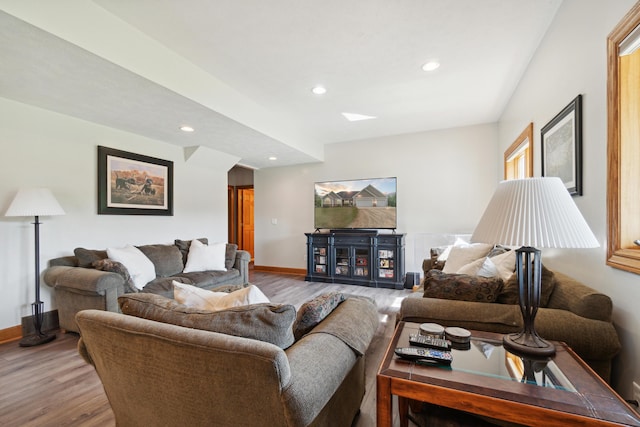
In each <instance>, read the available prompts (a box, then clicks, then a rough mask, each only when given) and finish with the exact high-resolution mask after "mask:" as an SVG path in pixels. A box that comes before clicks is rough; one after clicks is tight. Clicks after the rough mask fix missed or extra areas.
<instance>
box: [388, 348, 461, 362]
mask: <svg viewBox="0 0 640 427" xmlns="http://www.w3.org/2000/svg"><path fill="white" fill-rule="evenodd" d="M395 353H396V355H398V356H400V357H401V358H403V359H408V360H430V361H433V362H438V363H443V364H445V365H450V364H451V362H452V361H453V356H451V352H449V351H442V350H435V349H432V348H415V347H400V348H396V349H395Z"/></svg>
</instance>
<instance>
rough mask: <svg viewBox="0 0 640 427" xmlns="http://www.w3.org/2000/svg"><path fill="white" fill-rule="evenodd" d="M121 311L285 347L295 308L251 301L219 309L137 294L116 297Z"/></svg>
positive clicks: (289, 336)
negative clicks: (250, 303) (251, 302)
mask: <svg viewBox="0 0 640 427" xmlns="http://www.w3.org/2000/svg"><path fill="white" fill-rule="evenodd" d="M118 304H119V305H120V310H121V311H122V312H123V313H124V314H128V315H131V316H136V317H141V318H144V319H149V320H155V321H157V322H163V323H170V324H173V325H178V326H184V327H187V328H194V329H201V330H205V331H211V332H219V333H223V334H227V335H234V336H238V337H244V338H251V339H254V340H259V341H264V342H269V343H271V344H274V345H277V346H278V347H280V348H282V349H286V348H288V347H289V346H291V344H293V342H294V338H293V329H292V325H293V322H294V320H295V318H296V310H295V307H294V306H292V305H290V304H282V305H276V304H252V305H246V306H241V307H233V308H230V309H227V310H222V311H206V310H198V309H194V308H190V307H187V306H185V305H182V304H179V303H177V302H176V301H175V300H172V299H169V298H165V297H163V296H160V295H155V294H147V293H138V294H126V295H122V296H120V297H118Z"/></svg>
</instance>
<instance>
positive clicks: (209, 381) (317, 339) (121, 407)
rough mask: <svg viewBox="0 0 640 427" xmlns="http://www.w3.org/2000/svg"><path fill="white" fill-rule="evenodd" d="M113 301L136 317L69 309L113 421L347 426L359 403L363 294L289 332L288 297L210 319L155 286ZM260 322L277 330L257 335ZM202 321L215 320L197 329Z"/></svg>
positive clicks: (368, 306)
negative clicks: (284, 301) (313, 322)
mask: <svg viewBox="0 0 640 427" xmlns="http://www.w3.org/2000/svg"><path fill="white" fill-rule="evenodd" d="M120 303H121V306H122V310H123V313H125V312H128V313H135V314H136V316H134V315H127V314H123V313H113V312H105V311H100V310H83V311H80V312H79V313H78V314H77V324H78V326H79V329H80V334H81V338H80V341H79V344H78V350H79V352H80V354H81V355H82V356H83V358H84V359H85V360H86V361H87V362H88V363H90V364H92V365H93V366H94V367H95V369H96V371H97V373H98V375H99V377H100V379H101V381H102V383H103V386H104V389H105V392H106V394H107V397H108V399H109V403H110V405H111V407H112V409H113V412H114V414H115V418H116V424H117V425H119V426H156V425H162V426H186V425H188V426H212V425H216V426H251V427H259V426H269V427H270V426H292V427H293V426H295V427H298V426H300V427H302V426H338V427H339V426H344V427H348V426H351V425H352V421H353V419H354V417H355V416H356V415H357V414H358V412H359V408H360V404H361V401H362V399H363V396H364V392H365V358H364V354H365V351H366V349H367V347H368V346H369V344H370V342H371V340H372V338H373V336H374V333H375V331H376V329H377V327H378V313H377V309H376V307H375V305H374V304H373V302H372V301H371V300H369V299H365V298H358V297H349V298H346V299H345V300H344V301H342V302H340V303H339V305H337V306H336V307H335V308H334V309H333V310H331V311H330V312H329V313H328V314H327V315H326V316H325V317H323V318H322V319H321V320H320V321H319V323H317V324H316V325H315V326H314V327H312V328H311V329H310V330H308V331H307V332H306V333H304V334H303V335H301V336H299V337H297V339H295V341H294V338H293V336H291V333H292V331H291V329H292V327H291V321H293V320H294V319H293V318H294V317H296V314H295V308H294V307H293V306H292V305H280V306H278V305H273V304H256V305H252V306H247V307H236V308H234V309H232V310H231V311H227V312H224V313H219V314H218V315H219V316H222V317H218V318H216V319H215V320H211V319H210V318H209V317H210V316H212V315H211V314H207V313H203V312H201V311H198V310H196V309H189V308H185V307H184V306H182V307H180V305H177V304H176V303H175V301H172V300H171V301H169V300H167V299H166V298H164V297H162V296H159V295H152V294H151V295H150V294H147V295H143V294H126V295H124V296H122V297H121V298H120ZM301 308H302V307H301ZM176 311H177V312H178V317H177V318H176V317H175V316H174V315H175V314H176ZM250 312H251V313H253V314H251V313H250ZM154 313H155V314H154ZM218 315H216V316H218ZM138 316H140V317H138ZM229 316H231V317H229ZM234 316H235V317H236V321H233V320H232V318H233V317H234ZM283 317H284V318H285V320H278V319H282V318H283ZM150 318H156V319H161V320H162V321H157V320H149V319H150ZM299 318H300V316H299V315H298V316H297V318H296V320H295V321H296V322H298V320H299ZM178 319H179V320H178ZM239 319H241V320H239ZM175 321H179V323H180V324H181V325H178V324H174V323H167V322H175ZM252 322H253V323H252ZM255 322H259V323H260V325H261V326H256V325H255V324H254V323H255ZM265 323H266V324H268V325H270V326H269V327H268V329H269V331H272V328H275V329H278V330H279V331H281V332H279V333H276V334H273V333H269V331H267V332H265V333H264V334H263V333H262V332H260V330H261V329H263V328H264V325H265ZM205 324H207V325H210V326H214V328H213V329H212V330H203V329H198V328H202V327H203V325H205ZM184 325H189V327H187V326H184ZM233 325H237V326H238V327H239V328H240V329H241V330H240V331H238V330H236V331H235V332H234V331H231V330H228V328H230V327H233ZM216 328H223V329H216ZM215 330H222V331H224V332H225V333H222V332H214V331H215ZM238 332H240V333H238ZM245 333H252V334H253V336H252V337H250V338H249V337H247V336H243V335H245ZM255 334H258V336H256V335H255ZM261 334H262V335H261ZM274 335H282V337H280V338H276V337H274Z"/></svg>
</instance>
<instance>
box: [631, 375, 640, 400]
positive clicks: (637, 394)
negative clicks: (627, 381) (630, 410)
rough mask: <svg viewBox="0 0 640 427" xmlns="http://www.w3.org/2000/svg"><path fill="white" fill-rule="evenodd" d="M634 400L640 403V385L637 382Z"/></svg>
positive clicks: (634, 383) (635, 383)
mask: <svg viewBox="0 0 640 427" xmlns="http://www.w3.org/2000/svg"><path fill="white" fill-rule="evenodd" d="M633 400H635V401H636V402H638V404H640V385H638V383H637V382H635V381H634V382H633Z"/></svg>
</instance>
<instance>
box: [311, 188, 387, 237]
mask: <svg viewBox="0 0 640 427" xmlns="http://www.w3.org/2000/svg"><path fill="white" fill-rule="evenodd" d="M396 185H397V184H396V178H375V179H358V180H352V181H327V182H316V183H315V185H314V187H315V188H314V190H315V216H314V226H315V228H316V229H395V228H396V208H397V206H396Z"/></svg>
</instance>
